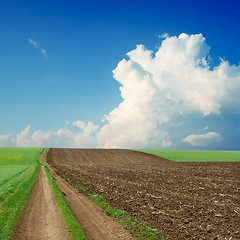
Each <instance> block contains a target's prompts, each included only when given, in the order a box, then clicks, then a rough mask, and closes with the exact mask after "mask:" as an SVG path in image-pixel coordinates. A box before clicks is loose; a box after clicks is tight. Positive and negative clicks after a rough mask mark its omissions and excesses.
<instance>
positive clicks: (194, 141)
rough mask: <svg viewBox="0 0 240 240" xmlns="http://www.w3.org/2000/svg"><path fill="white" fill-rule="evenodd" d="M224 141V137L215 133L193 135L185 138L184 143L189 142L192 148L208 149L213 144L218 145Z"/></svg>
mask: <svg viewBox="0 0 240 240" xmlns="http://www.w3.org/2000/svg"><path fill="white" fill-rule="evenodd" d="M222 140H223V138H222V136H221V135H220V134H218V133H215V132H209V133H206V134H199V135H197V134H196V135H194V134H191V135H189V136H187V137H186V138H184V139H183V140H182V141H183V142H187V143H189V144H190V145H192V146H198V147H206V146H208V145H209V144H211V143H218V142H221V141H222Z"/></svg>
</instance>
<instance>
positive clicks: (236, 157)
mask: <svg viewBox="0 0 240 240" xmlns="http://www.w3.org/2000/svg"><path fill="white" fill-rule="evenodd" d="M135 150H136V151H141V152H145V153H150V154H153V155H157V156H161V157H164V158H167V159H169V160H173V161H176V162H239V161H240V151H204V150H148V149H146V150H145V149H135Z"/></svg>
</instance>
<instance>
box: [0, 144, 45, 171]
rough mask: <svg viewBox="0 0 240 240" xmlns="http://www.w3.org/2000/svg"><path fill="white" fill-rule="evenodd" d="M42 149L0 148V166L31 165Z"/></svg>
mask: <svg viewBox="0 0 240 240" xmlns="http://www.w3.org/2000/svg"><path fill="white" fill-rule="evenodd" d="M40 152H42V148H9V147H8V148H7V147H6V148H5V147H1V148H0V165H1V166H2V165H32V164H33V163H34V164H35V162H36V161H38V156H39V154H40Z"/></svg>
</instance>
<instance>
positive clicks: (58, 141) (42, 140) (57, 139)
mask: <svg viewBox="0 0 240 240" xmlns="http://www.w3.org/2000/svg"><path fill="white" fill-rule="evenodd" d="M76 123H78V121H75V122H74V123H73V125H74V126H76ZM82 123H83V122H82ZM30 128H31V126H30V125H28V126H27V127H26V128H25V129H24V130H23V131H21V132H20V133H19V134H17V135H16V137H15V138H11V135H10V134H8V135H0V146H17V147H95V146H96V145H97V141H96V137H94V136H92V134H94V133H95V132H96V131H97V129H98V126H96V125H94V124H93V123H92V122H89V123H88V124H85V123H83V125H82V127H81V131H78V132H74V131H71V130H70V129H68V128H61V129H58V130H56V131H48V132H42V131H41V130H38V131H35V132H34V133H31V132H30ZM10 143H11V145H10Z"/></svg>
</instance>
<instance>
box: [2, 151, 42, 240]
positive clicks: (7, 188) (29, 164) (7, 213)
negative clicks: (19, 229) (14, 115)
mask: <svg viewBox="0 0 240 240" xmlns="http://www.w3.org/2000/svg"><path fill="white" fill-rule="evenodd" d="M42 150H43V149H42V148H34V149H33V148H0V239H4V240H5V239H11V237H12V234H11V231H12V230H13V228H14V227H15V225H16V222H17V220H18V218H19V216H20V214H21V211H22V210H23V208H24V206H25V204H26V202H27V200H28V197H29V194H30V191H31V189H32V185H33V183H34V181H35V179H36V176H37V171H38V169H39V166H40V164H39V162H38V156H39V154H40V153H41V152H42Z"/></svg>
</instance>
